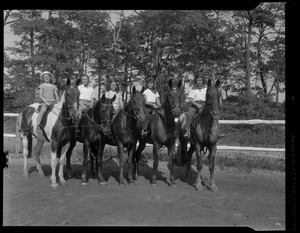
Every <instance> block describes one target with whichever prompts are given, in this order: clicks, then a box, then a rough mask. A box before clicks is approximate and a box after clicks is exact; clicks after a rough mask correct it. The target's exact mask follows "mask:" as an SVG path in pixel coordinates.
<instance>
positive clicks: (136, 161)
mask: <svg viewBox="0 0 300 233" xmlns="http://www.w3.org/2000/svg"><path fill="white" fill-rule="evenodd" d="M145 147H146V141H142V140H141V141H140V142H139V147H138V148H137V150H136V151H135V152H134V153H133V158H132V160H133V176H134V179H136V180H137V179H138V176H139V175H140V171H139V161H140V159H141V154H142V152H143V151H144V149H145Z"/></svg>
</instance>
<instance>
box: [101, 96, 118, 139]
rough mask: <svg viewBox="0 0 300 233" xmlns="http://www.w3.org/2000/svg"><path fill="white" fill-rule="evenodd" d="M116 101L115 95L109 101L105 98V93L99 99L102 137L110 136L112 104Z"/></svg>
mask: <svg viewBox="0 0 300 233" xmlns="http://www.w3.org/2000/svg"><path fill="white" fill-rule="evenodd" d="M115 99H116V95H115V96H114V97H113V98H111V99H109V98H106V97H105V93H104V94H103V95H102V97H101V105H100V119H101V128H102V130H103V134H104V135H109V134H111V120H112V116H113V112H114V108H113V104H112V103H113V102H114V101H115Z"/></svg>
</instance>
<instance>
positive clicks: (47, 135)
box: [20, 79, 80, 189]
mask: <svg viewBox="0 0 300 233" xmlns="http://www.w3.org/2000/svg"><path fill="white" fill-rule="evenodd" d="M79 95H80V92H79V90H78V88H77V85H75V84H71V82H70V80H69V79H68V80H67V86H66V89H65V91H64V92H63V94H62V96H61V99H60V101H59V102H58V103H57V104H55V105H54V106H53V109H52V110H51V111H49V112H46V113H45V114H44V116H43V119H42V121H41V124H42V125H43V126H44V129H43V130H42V131H43V137H41V136H39V135H38V134H37V131H36V130H37V116H38V113H37V112H36V110H37V108H38V107H39V105H40V104H39V103H34V104H31V105H29V106H27V107H26V108H25V109H24V111H23V112H22V115H21V125H20V129H21V134H22V136H23V156H24V176H25V177H26V178H27V179H28V178H29V173H28V168H27V158H30V157H31V154H32V152H33V154H35V157H36V162H37V170H38V172H39V174H40V175H41V176H44V172H43V170H42V167H41V163H40V152H41V149H42V146H43V144H44V142H45V141H47V142H50V147H51V169H52V175H51V180H52V183H51V187H52V188H53V189H56V188H57V187H58V184H57V182H56V174H55V170H56V165H57V158H59V164H60V166H59V173H58V176H59V180H60V183H61V185H65V183H66V181H65V179H64V177H63V166H64V159H65V157H66V153H71V152H72V149H73V147H74V146H75V144H76V140H75V138H74V135H75V129H74V123H73V122H74V118H76V117H77V116H78V102H79ZM32 135H33V136H35V137H36V138H37V145H36V147H35V149H34V151H32ZM68 166H69V167H68ZM67 169H69V170H71V168H70V163H67Z"/></svg>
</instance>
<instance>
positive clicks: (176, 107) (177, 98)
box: [167, 79, 183, 117]
mask: <svg viewBox="0 0 300 233" xmlns="http://www.w3.org/2000/svg"><path fill="white" fill-rule="evenodd" d="M181 85H182V80H181V79H180V80H179V81H178V82H176V81H175V83H174V81H173V80H172V79H170V80H169V82H168V86H169V90H168V93H167V99H168V100H169V103H170V105H171V113H173V114H174V116H175V117H179V115H180V114H181V98H182V94H183V91H182V89H181ZM167 114H168V113H167Z"/></svg>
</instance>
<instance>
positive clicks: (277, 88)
mask: <svg viewBox="0 0 300 233" xmlns="http://www.w3.org/2000/svg"><path fill="white" fill-rule="evenodd" d="M278 103H279V62H278V63H277V77H276V107H278Z"/></svg>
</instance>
